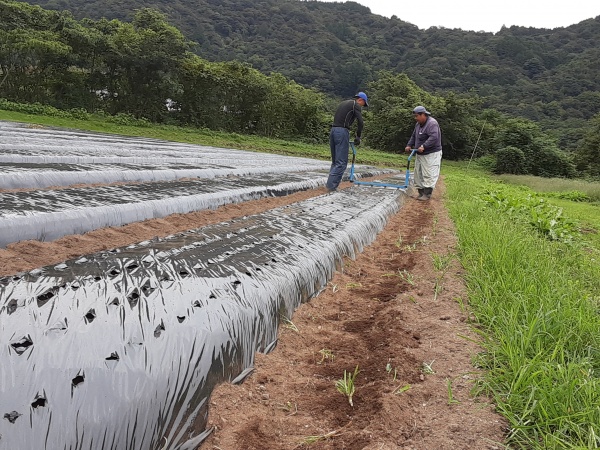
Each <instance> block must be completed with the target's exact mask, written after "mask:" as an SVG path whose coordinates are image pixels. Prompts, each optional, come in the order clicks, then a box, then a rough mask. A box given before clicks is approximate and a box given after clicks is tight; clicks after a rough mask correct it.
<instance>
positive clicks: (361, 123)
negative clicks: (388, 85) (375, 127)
mask: <svg viewBox="0 0 600 450" xmlns="http://www.w3.org/2000/svg"><path fill="white" fill-rule="evenodd" d="M354 113H355V115H356V122H357V123H358V129H357V130H356V137H357V138H359V139H360V138H361V137H362V131H363V126H364V124H365V122H364V120H363V117H362V113H361V112H360V110H359V109H356V110H355V111H354Z"/></svg>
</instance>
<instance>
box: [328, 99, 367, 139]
mask: <svg viewBox="0 0 600 450" xmlns="http://www.w3.org/2000/svg"><path fill="white" fill-rule="evenodd" d="M355 119H356V121H357V122H358V130H356V136H358V137H361V136H362V130H363V125H364V122H363V118H362V107H361V106H360V105H359V104H358V103H356V100H345V101H343V102H342V103H340V106H338V109H337V110H336V111H335V115H334V116H333V125H332V126H333V127H343V128H347V129H350V127H351V126H352V124H353V123H354V120H355Z"/></svg>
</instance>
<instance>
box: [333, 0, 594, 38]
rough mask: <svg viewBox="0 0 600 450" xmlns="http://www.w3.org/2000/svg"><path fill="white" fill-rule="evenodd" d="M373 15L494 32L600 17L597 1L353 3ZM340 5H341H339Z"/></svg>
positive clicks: (378, 0)
mask: <svg viewBox="0 0 600 450" xmlns="http://www.w3.org/2000/svg"><path fill="white" fill-rule="evenodd" d="M324 1H335V0H324ZM354 1H356V2H357V3H360V4H362V5H365V6H368V7H369V8H371V12H372V13H373V14H379V15H381V16H386V17H391V16H392V15H395V16H397V17H398V18H399V19H401V20H404V21H405V22H410V23H412V24H413V25H416V26H418V27H419V28H422V29H427V28H429V27H432V26H441V27H445V28H461V29H463V30H473V31H491V32H494V33H495V32H497V31H499V30H500V28H501V27H502V25H506V26H507V27H510V26H511V25H519V26H524V27H534V28H557V27H568V26H569V25H573V24H575V23H579V22H581V21H582V20H586V19H591V18H594V17H596V16H600V0H579V1H572V0H571V1H570V0H488V1H485V0H483V1H482V0H415V1H406V0H405V1H402V0H354ZM340 3H343V1H340Z"/></svg>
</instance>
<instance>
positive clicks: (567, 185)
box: [495, 174, 600, 202]
mask: <svg viewBox="0 0 600 450" xmlns="http://www.w3.org/2000/svg"><path fill="white" fill-rule="evenodd" d="M495 178H496V179H498V180H502V181H503V182H505V183H509V184H514V185H518V186H527V187H528V188H530V189H532V190H534V191H536V192H541V193H550V194H555V195H557V196H560V195H558V194H562V195H563V196H565V197H567V200H568V199H569V198H568V197H572V198H573V200H576V201H582V200H583V199H582V197H581V196H578V195H577V193H580V194H581V193H582V194H584V195H585V196H586V197H587V198H588V199H589V201H592V202H600V181H594V182H591V181H585V180H571V179H566V178H544V177H535V176H533V175H509V174H504V175H497V176H496V177H495ZM578 198H579V199H580V200H578ZM583 201H585V200H583Z"/></svg>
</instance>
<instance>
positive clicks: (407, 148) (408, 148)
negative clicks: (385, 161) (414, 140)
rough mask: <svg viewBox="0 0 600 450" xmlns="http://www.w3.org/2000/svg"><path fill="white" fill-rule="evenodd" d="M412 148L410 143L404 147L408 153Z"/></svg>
mask: <svg viewBox="0 0 600 450" xmlns="http://www.w3.org/2000/svg"><path fill="white" fill-rule="evenodd" d="M411 150H412V149H411V148H410V145H407V146H406V147H405V148H404V151H405V152H406V153H410V151H411Z"/></svg>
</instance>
